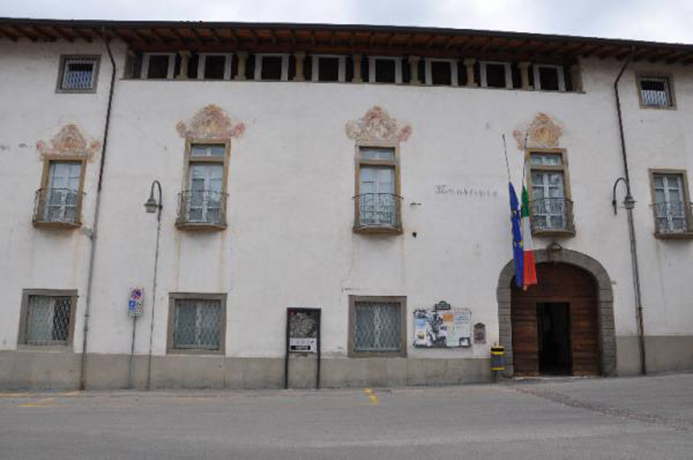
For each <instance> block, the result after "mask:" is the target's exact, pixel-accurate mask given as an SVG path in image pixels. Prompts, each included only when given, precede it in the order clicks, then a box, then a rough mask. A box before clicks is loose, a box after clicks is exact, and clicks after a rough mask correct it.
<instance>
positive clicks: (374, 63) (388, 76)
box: [368, 56, 402, 83]
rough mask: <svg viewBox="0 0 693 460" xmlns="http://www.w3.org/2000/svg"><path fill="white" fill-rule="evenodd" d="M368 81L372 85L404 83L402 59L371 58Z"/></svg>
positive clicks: (369, 59) (369, 60)
mask: <svg viewBox="0 0 693 460" xmlns="http://www.w3.org/2000/svg"><path fill="white" fill-rule="evenodd" d="M368 81H369V82H370V83H402V59H401V58H398V57H382V56H371V57H369V58H368Z"/></svg>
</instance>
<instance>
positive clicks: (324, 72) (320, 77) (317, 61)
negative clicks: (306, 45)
mask: <svg viewBox="0 0 693 460" xmlns="http://www.w3.org/2000/svg"><path fill="white" fill-rule="evenodd" d="M345 79H346V57H345V56H334V55H326V54H323V55H313V56H312V68H311V80H312V81H336V82H344V81H345Z"/></svg>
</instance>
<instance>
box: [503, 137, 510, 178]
mask: <svg viewBox="0 0 693 460" xmlns="http://www.w3.org/2000/svg"><path fill="white" fill-rule="evenodd" d="M502 137H503V153H504V154H505V170H506V171H507V173H508V182H512V180H510V165H509V164H508V146H507V144H506V143H505V134H503V136H502Z"/></svg>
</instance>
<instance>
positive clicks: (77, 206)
mask: <svg viewBox="0 0 693 460" xmlns="http://www.w3.org/2000/svg"><path fill="white" fill-rule="evenodd" d="M83 198H84V192H81V191H79V190H73V189H67V188H49V189H48V188H42V189H39V190H37V191H36V194H35V196H34V215H33V219H32V222H33V224H34V227H57V228H77V227H80V226H81V225H82V217H81V210H82V200H83Z"/></svg>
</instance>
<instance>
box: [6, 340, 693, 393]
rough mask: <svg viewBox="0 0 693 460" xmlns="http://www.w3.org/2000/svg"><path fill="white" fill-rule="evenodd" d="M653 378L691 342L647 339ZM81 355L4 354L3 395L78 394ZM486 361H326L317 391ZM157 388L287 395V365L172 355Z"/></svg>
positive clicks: (634, 352) (687, 365) (308, 368)
mask: <svg viewBox="0 0 693 460" xmlns="http://www.w3.org/2000/svg"><path fill="white" fill-rule="evenodd" d="M616 342H617V347H616V350H617V370H618V375H621V376H628V375H638V374H639V373H640V358H639V352H638V338H637V337H634V336H619V337H617V338H616ZM645 344H646V347H647V368H648V372H649V373H658V372H676V371H687V370H693V335H688V336H647V337H646V340H645ZM129 359H130V357H129V356H128V355H111V354H90V355H89V356H88V357H87V361H88V363H87V388H88V389H94V390H112V389H124V388H128V375H129V363H130V361H129ZM80 365H81V355H80V354H76V353H64V352H59V351H56V352H53V351H25V350H20V351H0V389H2V390H14V389H26V388H31V389H76V388H78V387H79V375H80ZM315 370H316V359H315V357H314V356H292V357H291V362H290V372H289V387H290V388H313V387H314V386H315ZM491 380H492V374H491V370H490V366H489V360H487V359H470V358H468V359H421V358H323V360H322V365H321V376H320V385H321V386H322V387H324V388H339V387H397V386H407V385H458V384H463V383H480V382H490V381H491ZM151 381H152V388H156V389H165V388H229V389H242V388H248V389H257V388H283V387H284V359H283V358H235V357H224V356H190V355H167V356H154V357H153V358H152V374H151ZM134 383H135V387H136V388H139V389H142V388H145V387H146V383H147V356H136V357H135V372H134Z"/></svg>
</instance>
